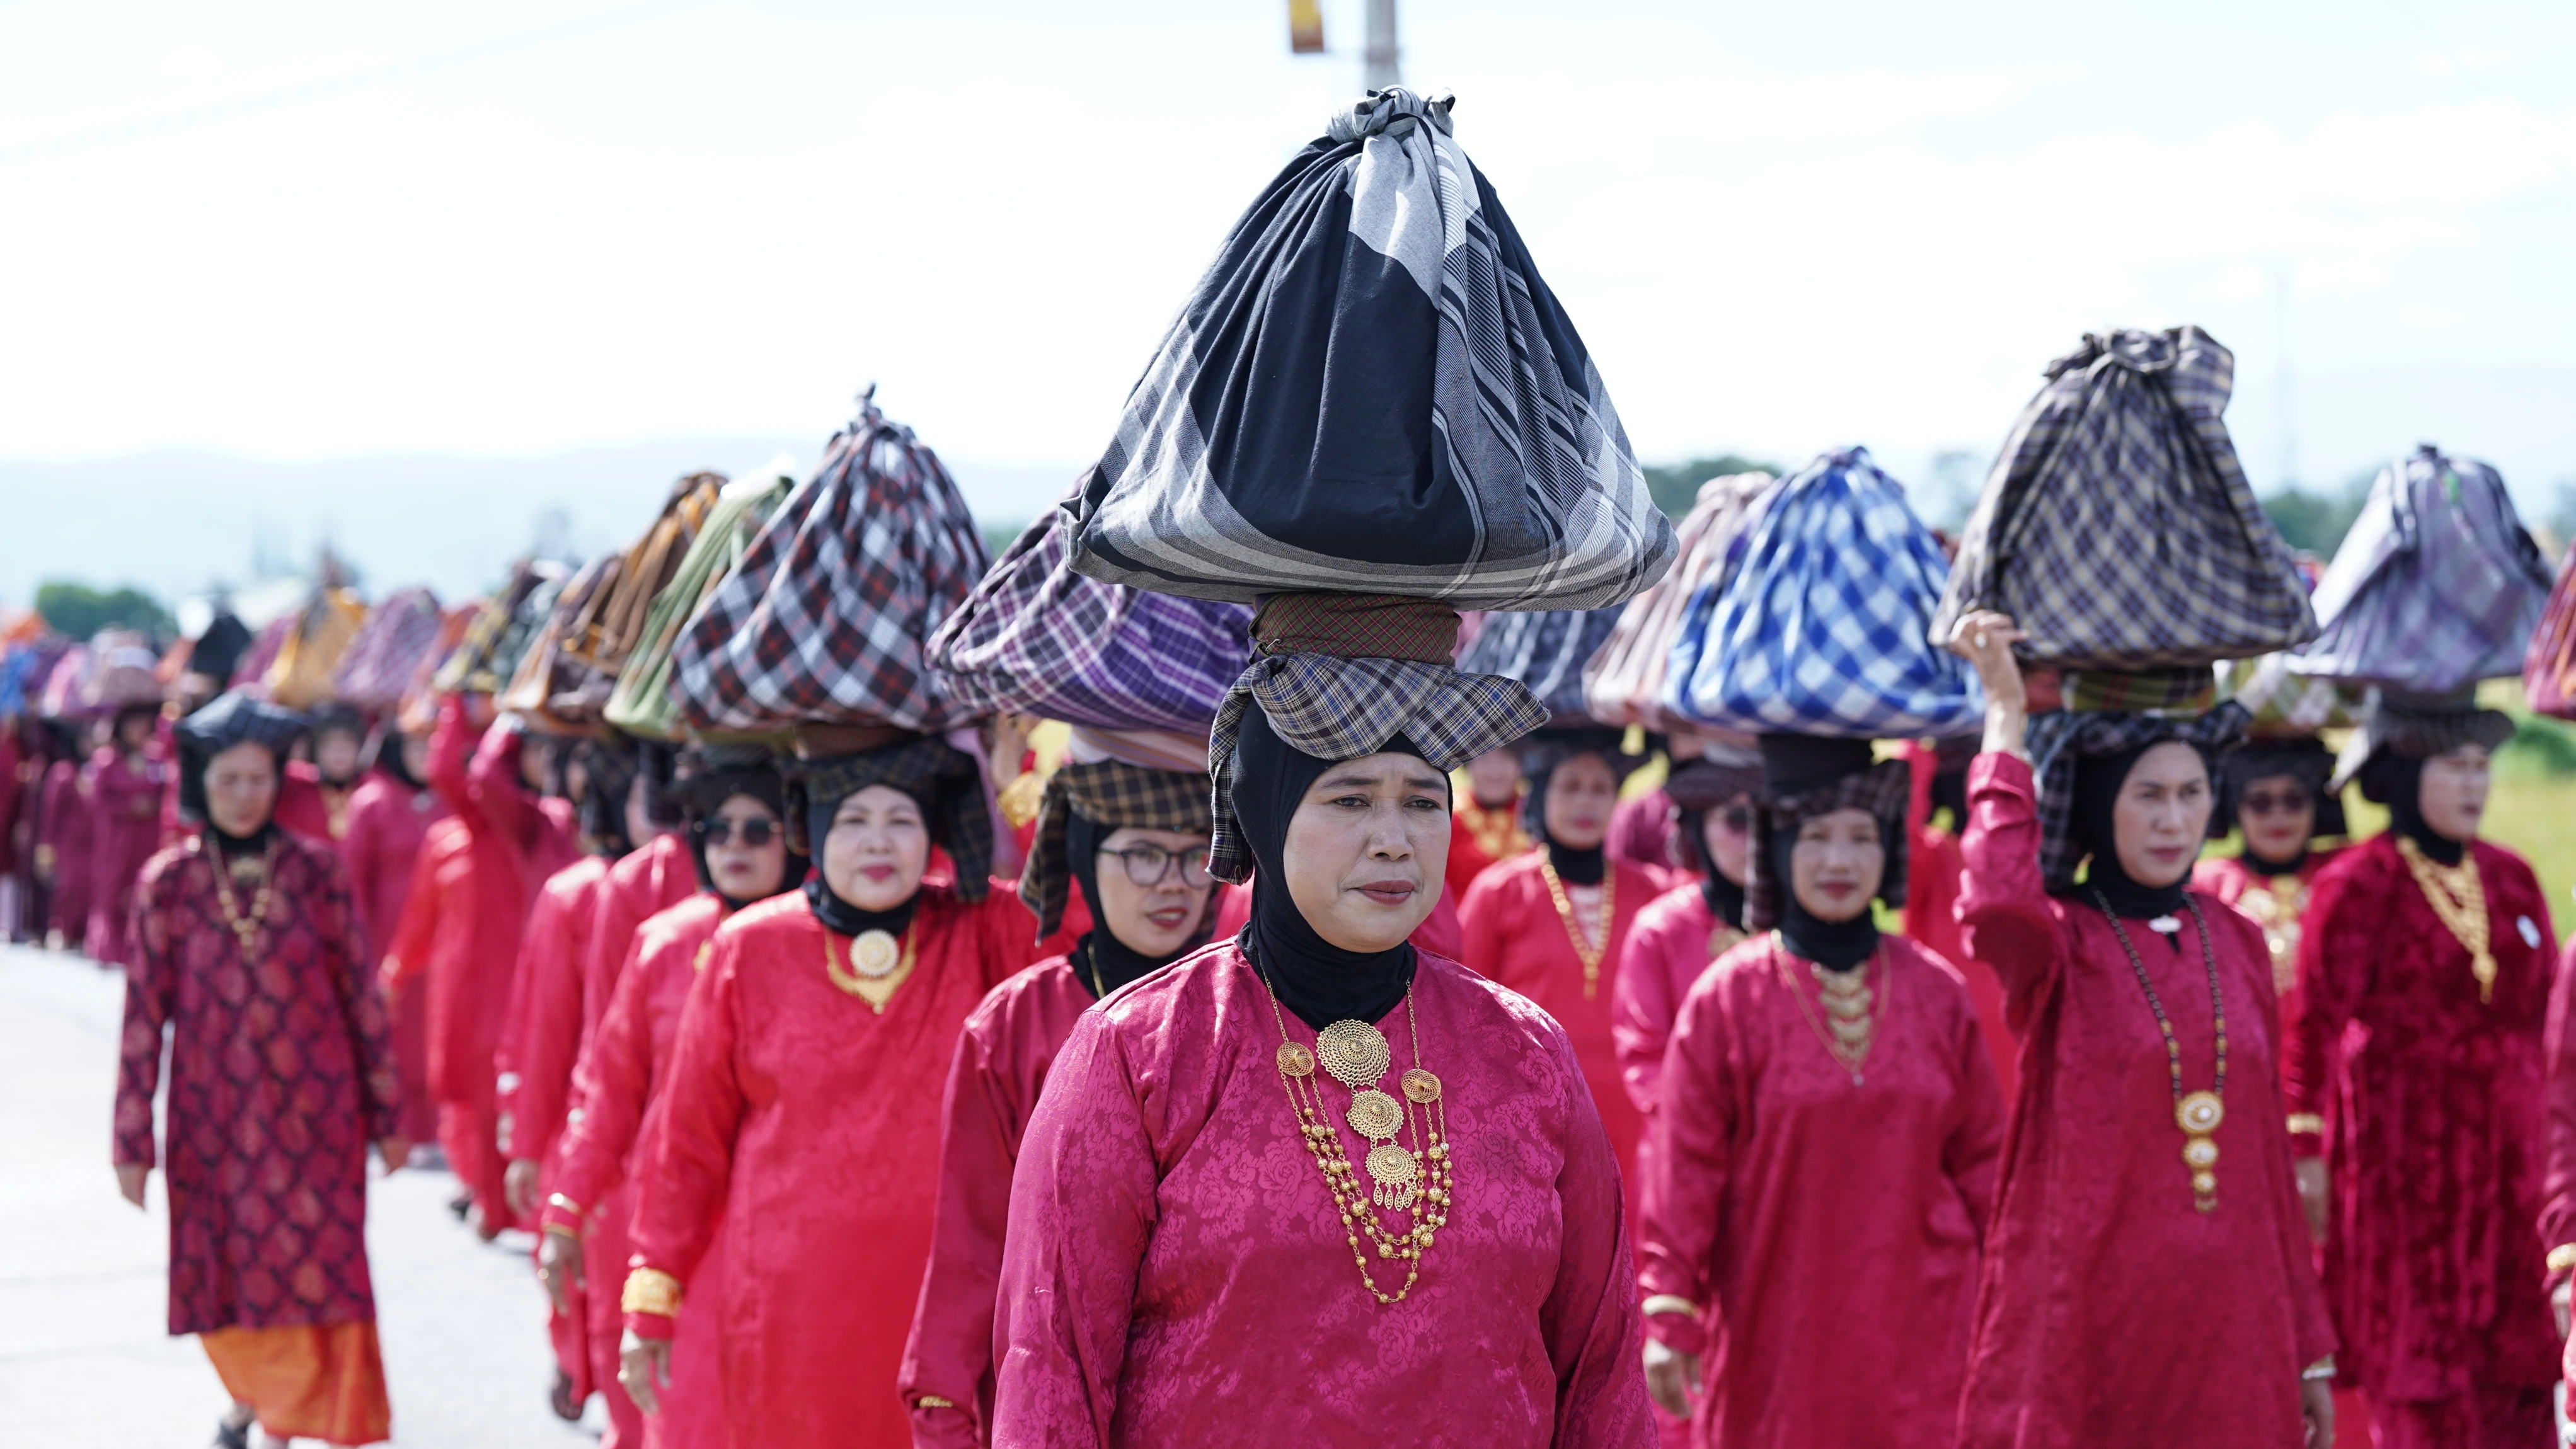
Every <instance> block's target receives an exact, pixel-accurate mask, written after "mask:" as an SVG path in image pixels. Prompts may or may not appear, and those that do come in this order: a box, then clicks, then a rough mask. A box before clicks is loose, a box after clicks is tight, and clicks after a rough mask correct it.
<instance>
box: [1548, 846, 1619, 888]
mask: <svg viewBox="0 0 2576 1449" xmlns="http://www.w3.org/2000/svg"><path fill="white" fill-rule="evenodd" d="M1547 863H1548V864H1549V865H1551V866H1553V867H1555V868H1556V878H1557V879H1558V880H1561V881H1563V882H1565V883H1566V884H1567V885H1579V886H1597V885H1599V884H1601V877H1602V875H1603V874H1604V873H1606V872H1607V871H1608V870H1609V869H1610V865H1609V858H1608V857H1607V856H1605V855H1604V854H1603V853H1602V849H1601V847H1600V846H1598V845H1596V846H1594V847H1592V848H1591V849H1590V850H1576V849H1575V848H1574V847H1572V846H1570V845H1559V844H1557V843H1556V842H1555V841H1553V840H1551V841H1549V842H1548V843H1547Z"/></svg>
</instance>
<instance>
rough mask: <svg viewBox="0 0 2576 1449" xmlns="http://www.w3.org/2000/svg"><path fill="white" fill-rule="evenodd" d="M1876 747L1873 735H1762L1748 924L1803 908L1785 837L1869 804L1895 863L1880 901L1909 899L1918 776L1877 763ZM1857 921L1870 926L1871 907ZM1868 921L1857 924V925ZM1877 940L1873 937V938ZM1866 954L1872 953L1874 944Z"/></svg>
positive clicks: (1784, 918)
mask: <svg viewBox="0 0 2576 1449" xmlns="http://www.w3.org/2000/svg"><path fill="white" fill-rule="evenodd" d="M1873 753H1874V752H1873V751H1872V749H1871V747H1870V742H1869V741H1867V740H1855V739H1840V738H1831V737H1826V736H1820V735H1780V734H1766V735H1764V736H1762V791H1761V793H1760V795H1758V796H1757V797H1756V798H1755V801H1754V806H1753V849H1752V850H1751V851H1750V852H1748V853H1747V854H1746V857H1745V869H1744V923H1743V924H1744V929H1746V930H1748V931H1767V930H1770V929H1772V928H1773V927H1775V926H1781V925H1783V924H1784V923H1786V922H1788V921H1790V919H1791V916H1792V914H1793V913H1797V912H1798V905H1797V902H1796V900H1795V899H1794V898H1793V897H1792V895H1791V891H1790V882H1789V879H1788V874H1787V868H1788V864H1787V852H1786V851H1785V850H1783V849H1779V848H1777V846H1778V842H1779V841H1780V840H1781V839H1782V838H1783V837H1785V838H1786V839H1787V840H1788V841H1789V842H1792V843H1794V842H1795V841H1796V840H1797V836H1798V829H1799V827H1801V826H1803V825H1805V824H1806V823H1807V822H1808V821H1810V820H1813V819H1815V818H1816V817H1817V816H1819V815H1831V814H1832V813H1834V812H1835V811H1837V810H1866V811H1868V812H1869V813H1870V815H1871V816H1872V817H1874V818H1875V819H1876V820H1877V821H1878V840H1879V846H1880V848H1881V849H1882V850H1884V851H1885V852H1886V861H1887V864H1886V867H1885V870H1884V872H1883V873H1882V874H1881V875H1880V877H1879V886H1878V899H1879V900H1882V901H1884V902H1886V903H1887V904H1888V905H1889V906H1890V907H1892V908H1902V907H1903V906H1904V905H1905V857H1906V851H1905V806H1906V802H1907V799H1908V798H1909V796H1910V795H1911V793H1912V786H1913V779H1912V776H1911V772H1909V771H1908V770H1907V769H1906V765H1905V762H1904V761H1903V760H1875V761H1874V760H1873V758H1872V756H1873ZM1801 914H1802V913H1801ZM1856 919H1857V921H1858V922H1859V923H1860V926H1865V925H1867V924H1868V923H1869V920H1870V916H1869V912H1868V911H1867V910H1863V911H1862V912H1861V914H1860V916H1859V917H1858V918H1856ZM1835 924H1840V923H1825V922H1818V923H1816V925H1815V928H1814V929H1813V930H1812V931H1811V932H1810V934H1811V935H1813V936H1818V937H1822V936H1829V935H1832V934H1834V932H1833V926H1834V925H1835ZM1860 926H1853V927H1851V928H1850V929H1851V930H1853V931H1857V930H1859V929H1860ZM1875 939H1876V938H1875V937H1874V936H1872V937H1871V938H1870V940H1871V943H1872V944H1874V943H1875ZM1792 944H1793V945H1797V944H1799V943H1795V942H1793V943H1792ZM1815 945H1816V942H1815V941H1813V940H1810V941H1808V942H1806V943H1805V947H1806V948H1812V947H1814V946H1815ZM1801 954H1809V955H1810V959H1814V960H1823V961H1825V962H1826V964H1827V965H1830V966H1845V965H1849V964H1851V963H1850V962H1847V961H1840V960H1828V959H1827V956H1826V955H1816V954H1812V952H1811V950H1810V949H1802V950H1801ZM1828 954H1831V952H1830V950H1828ZM1861 954H1863V955H1866V954H1867V948H1866V947H1864V948H1863V949H1862V953H1861Z"/></svg>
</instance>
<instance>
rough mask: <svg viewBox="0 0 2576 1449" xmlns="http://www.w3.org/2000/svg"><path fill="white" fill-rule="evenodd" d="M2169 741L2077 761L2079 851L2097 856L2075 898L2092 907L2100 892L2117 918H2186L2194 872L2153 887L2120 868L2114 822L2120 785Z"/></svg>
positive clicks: (2086, 869)
mask: <svg viewBox="0 0 2576 1449" xmlns="http://www.w3.org/2000/svg"><path fill="white" fill-rule="evenodd" d="M2164 743H2167V742H2166V741H2164V740H2151V741H2148V742H2147V743H2145V744H2142V745H2134V746H2132V747H2130V748H2128V749H2125V750H2119V751H2115V752H2113V753H2111V754H2107V755H2086V756H2084V757H2083V758H2082V759H2080V760H2078V761H2076V763H2075V834H2076V839H2077V841H2078V848H2079V849H2083V850H2086V851H2089V852H2091V855H2092V859H2091V862H2090V863H2089V864H2087V865H2086V866H2085V867H2084V884H2083V887H2082V888H2081V889H2080V890H2078V891H2077V892H2076V893H2075V899H2077V900H2079V901H2082V902H2084V903H2085V904H2087V905H2090V904H2093V903H2094V893H2095V892H2096V891H2099V892H2100V893H2101V895H2102V897H2103V898H2104V899H2106V900H2108V901H2109V902H2110V903H2111V910H2112V913H2113V914H2115V915H2119V916H2124V917H2127V918H2128V919H2130V920H2135V921H2146V920H2153V919H2155V918H2156V917H2158V916H2178V915H2180V914H2181V913H2182V910H2183V899H2182V898H2183V891H2184V889H2185V888H2186V887H2187V886H2188V885H2189V883H2190V881H2191V872H2190V871H2188V870H2186V871H2184V872H2183V874H2182V878H2181V879H2179V880H2177V881H2175V882H2174V883H2173V884H2171V885H2167V886H2150V885H2145V884H2142V883H2140V882H2139V881H2138V880H2136V879H2135V878H2133V877H2132V876H2131V875H2130V874H2129V873H2128V872H2127V871H2125V870H2123V869H2121V868H2120V849H2119V845H2118V841H2119V835H2118V832H2117V830H2116V828H2115V826H2114V824H2113V811H2114V810H2116V809H2117V807H2118V805H2119V801H2120V787H2121V786H2123V785H2126V784H2127V783H2129V772H2130V771H2131V770H2133V769H2135V768H2137V764H2138V761H2139V760H2141V759H2143V758H2145V756H2146V753H2147V751H2149V750H2152V749H2154V748H2155V747H2156V746H2157V745H2160V744H2164ZM2203 758H2204V760H2205V759H2206V758H2207V757H2206V756H2203ZM2169 939H2171V940H2172V941H2173V942H2174V944H2175V948H2176V949H2177V950H2179V949H2180V948H2181V937H2180V936H2178V935H2177V936H2174V937H2170V938H2169Z"/></svg>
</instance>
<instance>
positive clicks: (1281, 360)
mask: <svg viewBox="0 0 2576 1449" xmlns="http://www.w3.org/2000/svg"><path fill="white" fill-rule="evenodd" d="M1450 107H1451V100H1450V98H1449V97H1448V96H1446V95H1441V96H1434V97H1428V98H1426V97H1423V96H1418V95H1415V94H1414V93H1413V92H1411V91H1407V90H1401V89H1390V90H1385V91H1373V92H1371V93H1370V94H1369V96H1368V98H1367V99H1365V100H1362V101H1359V102H1356V103H1354V104H1353V105H1351V106H1350V107H1348V108H1347V109H1345V110H1344V111H1342V112H1341V113H1340V114H1339V115H1336V116H1335V117H1334V118H1333V120H1332V123H1331V128H1330V133H1329V134H1328V135H1326V136H1324V137H1322V138H1320V139H1318V140H1317V141H1315V142H1314V143H1313V144H1312V145H1310V146H1308V147H1307V148H1306V149H1305V150H1304V151H1303V152H1301V153H1300V154H1299V155H1298V156H1297V157H1296V158H1295V159H1294V160H1292V161H1290V162H1289V163H1288V167H1287V169H1286V170H1284V171H1282V172H1281V173H1280V174H1279V175H1278V177H1277V178H1276V179H1275V180H1273V181H1272V182H1271V183H1270V186H1269V188H1268V189H1267V190H1265V191H1263V192H1262V194H1261V196H1260V197H1259V199H1257V200H1256V201H1254V202H1253V204H1252V208H1251V209H1250V210H1249V211H1247V212H1245V213H1244V215H1243V218H1242V219H1241V220H1240V221H1238V222H1236V223H1235V227H1234V231H1233V232H1232V234H1231V235H1229V236H1228V237H1227V238H1226V240H1225V245H1224V248H1223V250H1221V251H1220V252H1219V253H1218V254H1217V258H1216V261H1215V262H1214V264H1213V265H1211V266H1210V267H1209V268H1208V270H1207V272H1206V274H1205V275H1204V276H1202V277H1201V278H1200V279H1199V283H1198V286H1197V288H1196V289H1195V290H1194V291H1193V292H1192V293H1191V295H1190V298H1189V300H1188V301H1187V302H1186V303H1185V304H1184V305H1183V306H1182V308H1181V313H1180V316H1179V317H1178V318H1177V319H1176V320H1175V321H1174V322H1173V324H1172V327H1171V330H1170V331H1169V332H1168V333H1167V334H1165V336H1164V339H1163V343H1162V346H1161V348H1160V350H1159V351H1158V352H1157V353H1156V354H1155V356H1154V359H1153V361H1152V362H1151V363H1149V364H1148V365H1147V366H1146V368H1145V372H1144V376H1143V377H1142V378H1141V379H1139V380H1138V382H1137V384H1136V387H1135V390H1134V392H1132V393H1131V394H1129V396H1128V399H1127V407H1126V412H1125V415H1124V416H1123V417H1122V418H1121V420H1120V422H1119V425H1118V433H1117V436H1116V438H1115V440H1114V441H1112V442H1111V444H1110V446H1109V449H1108V451H1107V453H1106V454H1104V455H1103V456H1102V458H1101V460H1100V463H1099V465H1098V466H1097V467H1096V468H1094V469H1093V470H1092V472H1091V473H1090V474H1089V475H1088V476H1087V477H1086V479H1085V483H1084V487H1083V490H1082V494H1081V497H1080V500H1079V504H1078V507H1079V511H1080V516H1081V523H1082V531H1081V534H1080V536H1079V538H1078V539H1077V540H1076V554H1075V567H1077V568H1079V569H1081V570H1082V571H1083V572H1084V573H1086V574H1089V575H1090V576H1091V577H1093V578H1096V579H1104V580H1107V581H1109V582H1112V583H1123V584H1134V585H1136V586H1137V587H1139V588H1147V589H1156V590H1160V591H1162V592H1165V593H1174V594H1187V595H1191V596H1193V597H1197V598H1208V599H1230V600H1234V601H1238V602H1244V603H1250V602H1253V601H1254V600H1255V598H1256V596H1258V595H1260V594H1264V593H1273V592H1291V591H1301V590H1323V591H1341V592H1351V593H1394V594H1408V595H1412V596H1415V597H1419V598H1430V599H1440V600H1444V601H1446V602H1448V603H1450V604H1452V605H1454V606H1456V607H1459V608H1462V609H1531V608H1584V609H1589V608H1603V607H1607V606H1609V605H1612V604H1616V603H1619V602H1621V601H1623V600H1625V599H1626V598H1628V597H1629V596H1630V595H1632V594H1634V593H1636V592H1637V591H1638V590H1639V589H1642V588H1644V587H1645V586H1646V585H1648V584H1650V583H1652V582H1654V580H1655V579H1656V578H1658V577H1660V576H1661V575H1662V573H1663V571H1664V570H1665V568H1666V567H1668V566H1669V565H1670V564H1671V562H1672V558H1673V553H1674V548H1675V544H1674V540H1673V530H1672V525H1671V524H1670V523H1668V522H1667V521H1666V520H1665V519H1664V516H1663V514H1662V513H1660V512H1658V511H1657V510H1656V508H1655V506H1654V502H1653V500H1652V499H1651V498H1649V497H1648V496H1647V492H1646V481H1645V475H1644V474H1643V473H1642V472H1641V471H1640V470H1639V469H1638V467H1637V460H1636V457H1635V455H1634V454H1633V453H1632V452H1631V451H1630V449H1629V446H1628V438H1627V434H1626V433H1625V432H1624V431H1623V430H1622V429H1621V427H1620V424H1619V415H1618V412H1617V410H1615V409H1614V408H1613V407H1612V406H1611V405H1610V394H1609V392H1608V390H1607V389H1606V388H1604V387H1603V386H1602V382H1601V377H1600V374H1599V373H1598V372H1596V371H1595V370H1594V369H1593V366H1592V359H1591V357H1590V355H1589V354H1588V353H1586V352H1585V350H1584V347H1583V341H1582V339H1581V338H1580V337H1578V336H1577V335H1576V334H1575V331H1574V324H1573V322H1572V321H1571V320H1570V319H1569V318H1568V317H1567V316H1566V315H1565V310H1564V308H1562V307H1560V306H1558V305H1557V301H1556V297H1555V295H1554V294H1553V293H1552V292H1550V291H1549V290H1548V287H1547V284H1546V282H1544V281H1542V280H1541V279H1540V277H1539V275H1538V269H1537V268H1536V267H1535V266H1534V265H1532V263H1531V261H1530V256H1529V252H1528V250H1527V249H1526V248H1525V247H1523V246H1522V244H1521V239H1520V234H1519V233H1518V232H1517V231H1516V230H1514V228H1513V226H1512V223H1511V218H1509V217H1508V216H1506V215H1504V214H1503V208H1502V204H1501V202H1499V201H1498V200H1496V198H1495V196H1494V191H1493V188H1492V187H1491V186H1489V185H1487V184H1486V182H1485V178H1484V177H1483V176H1482V175H1480V174H1479V173H1478V172H1477V170H1476V168H1475V166H1474V164H1473V163H1472V162H1470V161H1469V160H1468V159H1467V153H1466V152H1465V151H1463V150H1461V149H1460V148H1459V146H1458V143H1457V142H1456V141H1455V140H1453V139H1452V138H1451V136H1450V122H1449V112H1450Z"/></svg>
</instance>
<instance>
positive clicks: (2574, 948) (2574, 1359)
mask: <svg viewBox="0 0 2576 1449" xmlns="http://www.w3.org/2000/svg"><path fill="white" fill-rule="evenodd" d="M2571 1017H2576V934H2570V935H2569V936H2568V938H2567V945H2566V948H2565V949H2564V950H2563V951H2562V952H2561V953H2560V955H2559V957H2558V976H2557V980H2556V981H2555V982H2554V983H2553V984H2552V985H2551V987H2550V990H2549V1029H2548V1031H2547V1032H2546V1033H2545V1034H2544V1035H2543V1037H2542V1044H2543V1049H2544V1050H2545V1051H2546V1052H2547V1053H2548V1056H2549V1062H2548V1067H2549V1084H2548V1095H2547V1097H2546V1099H2545V1101H2544V1106H2545V1109H2546V1111H2547V1113H2548V1119H2549V1126H2548V1138H2547V1141H2548V1144H2549V1165H2548V1176H2547V1178H2546V1179H2545V1180H2544V1181H2543V1183H2542V1196H2541V1206H2540V1246H2541V1247H2542V1248H2543V1249H2546V1250H2547V1251H2548V1253H2549V1255H2550V1259H2551V1260H2552V1261H2551V1263H2550V1271H2549V1284H2550V1286H2551V1287H2552V1288H2555V1287H2556V1286H2557V1285H2559V1284H2560V1283H2564V1282H2566V1281H2567V1280H2568V1277H2569V1274H2570V1271H2571V1270H2576V1034H2571V1031H2572V1030H2576V1021H2571V1020H2570V1018H2571ZM2568 1344H2569V1347H2568V1350H2567V1352H2566V1354H2565V1356H2564V1357H2563V1358H2562V1359H2561V1360H2560V1364H2559V1371H2560V1374H2561V1376H2562V1377H2564V1378H2565V1379H2566V1380H2567V1381H2568V1384H2569V1392H2570V1393H2571V1394H2576V1338H2571V1339H2569V1340H2568Z"/></svg>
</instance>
